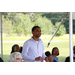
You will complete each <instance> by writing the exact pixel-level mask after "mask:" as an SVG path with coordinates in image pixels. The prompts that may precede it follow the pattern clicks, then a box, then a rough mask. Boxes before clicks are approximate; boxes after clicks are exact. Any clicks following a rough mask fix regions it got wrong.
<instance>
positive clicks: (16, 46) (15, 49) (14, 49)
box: [11, 44, 20, 53]
mask: <svg viewBox="0 0 75 75" xmlns="http://www.w3.org/2000/svg"><path fill="white" fill-rule="evenodd" d="M19 51H20V49H19V45H18V44H15V45H13V46H12V51H11V53H13V52H19Z"/></svg>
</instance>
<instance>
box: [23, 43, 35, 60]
mask: <svg viewBox="0 0 75 75" xmlns="http://www.w3.org/2000/svg"><path fill="white" fill-rule="evenodd" d="M28 50H29V44H28V42H25V43H24V45H23V50H22V57H23V59H24V60H27V61H35V58H34V57H31V56H29V55H28Z"/></svg>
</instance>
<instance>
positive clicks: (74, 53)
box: [65, 46, 75, 62]
mask: <svg viewBox="0 0 75 75" xmlns="http://www.w3.org/2000/svg"><path fill="white" fill-rule="evenodd" d="M73 60H75V46H73ZM65 62H70V56H68V57H66V59H65Z"/></svg>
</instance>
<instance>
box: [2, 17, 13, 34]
mask: <svg viewBox="0 0 75 75" xmlns="http://www.w3.org/2000/svg"><path fill="white" fill-rule="evenodd" d="M2 32H3V33H7V34H11V33H12V32H13V30H12V22H11V21H10V20H9V19H8V17H7V18H4V16H2Z"/></svg>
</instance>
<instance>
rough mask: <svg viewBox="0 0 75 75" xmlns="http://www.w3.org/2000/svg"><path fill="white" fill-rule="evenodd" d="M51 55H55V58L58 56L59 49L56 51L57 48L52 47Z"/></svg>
mask: <svg viewBox="0 0 75 75" xmlns="http://www.w3.org/2000/svg"><path fill="white" fill-rule="evenodd" d="M52 55H56V56H58V55H59V49H58V48H57V47H54V48H53V49H52Z"/></svg>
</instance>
